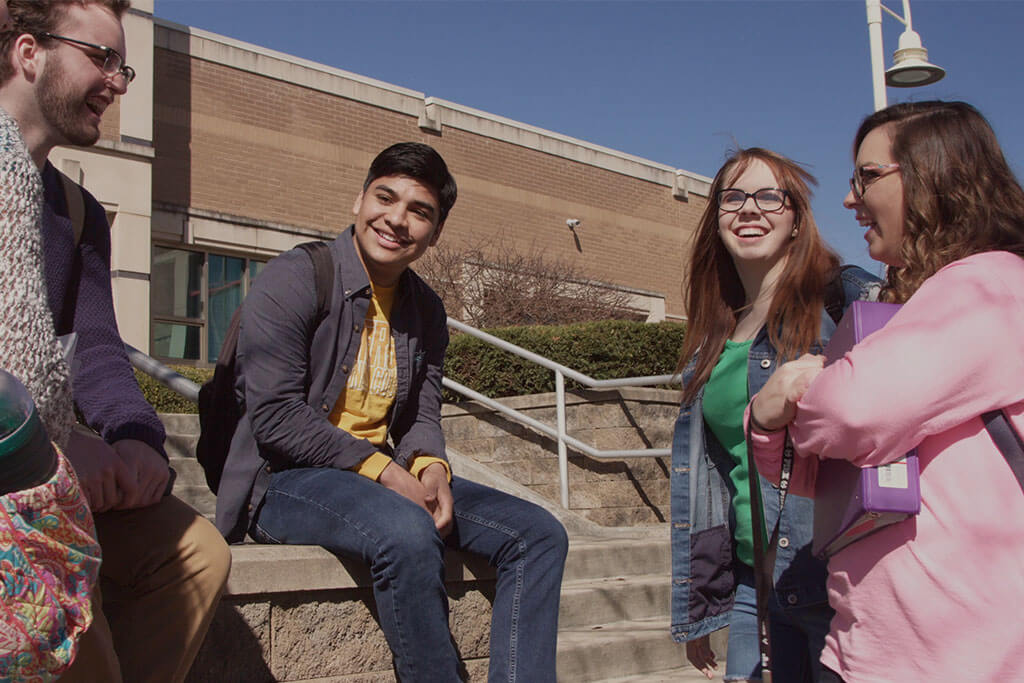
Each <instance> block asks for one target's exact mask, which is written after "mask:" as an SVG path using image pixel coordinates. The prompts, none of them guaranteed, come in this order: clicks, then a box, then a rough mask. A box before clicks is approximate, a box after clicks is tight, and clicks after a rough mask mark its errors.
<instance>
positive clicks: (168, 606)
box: [60, 496, 231, 683]
mask: <svg viewBox="0 0 1024 683" xmlns="http://www.w3.org/2000/svg"><path fill="white" fill-rule="evenodd" d="M95 519H96V530H97V535H98V536H99V541H100V547H101V548H102V549H103V563H102V565H101V566H100V583H99V586H97V590H96V592H95V594H94V595H93V610H94V615H95V616H94V621H93V625H92V626H91V627H90V628H89V630H88V631H86V633H85V635H84V636H82V640H81V641H80V644H79V652H78V656H77V657H76V659H75V661H74V663H73V664H72V665H71V668H70V669H69V670H68V672H67V673H66V674H64V675H63V676H62V677H61V678H60V680H61V682H62V683H65V682H68V681H70V682H75V681H88V682H95V683H119V682H120V681H123V682H124V683H141V682H149V681H152V682H156V681H161V682H163V681H183V680H184V679H185V676H186V675H187V674H188V670H189V668H190V667H191V666H192V660H193V659H195V656H196V653H197V652H198V651H199V646H200V645H202V642H203V638H204V637H205V636H206V630H207V628H208V627H209V625H210V621H211V620H212V618H213V613H214V610H215V609H216V608H217V603H218V602H219V600H220V596H221V593H222V591H223V589H224V584H225V583H226V582H227V577H228V570H229V569H230V566H231V552H230V550H228V546H227V544H226V543H225V542H224V539H223V538H222V537H221V535H220V533H219V532H218V531H217V529H216V528H215V527H214V526H213V525H212V524H210V522H208V521H207V520H206V519H205V518H203V517H202V516H200V515H199V513H197V512H196V511H195V510H193V509H192V508H191V507H189V506H188V505H186V504H185V503H183V502H181V501H180V500H178V499H177V498H175V497H174V496H168V497H166V498H164V499H163V500H161V501H160V502H159V503H157V504H156V505H151V506H149V507H145V508H138V509H135V510H114V511H111V512H103V513H100V514H97V515H95ZM101 592H102V605H103V608H102V610H101V609H99V606H98V603H99V602H100V594H101Z"/></svg>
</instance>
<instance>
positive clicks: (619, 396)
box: [441, 388, 679, 526]
mask: <svg viewBox="0 0 1024 683" xmlns="http://www.w3.org/2000/svg"><path fill="white" fill-rule="evenodd" d="M502 403H505V404H506V405H508V406H510V407H514V408H516V409H517V410H522V411H523V412H525V413H526V414H527V415H529V416H530V417H532V418H534V419H536V420H538V421H540V422H543V423H545V424H549V425H551V426H555V425H556V407H555V395H554V394H537V395H533V396H519V397H514V398H508V399H502ZM678 414H679V393H678V391H673V390H664V389H646V388H624V389H617V390H603V391H586V392H580V393H577V394H574V395H567V396H566V431H567V432H568V434H569V435H570V436H573V437H575V438H577V439H579V440H580V441H582V442H584V443H588V444H590V445H592V446H594V447H595V448H600V449H602V450H612V449H638V448H664V447H668V446H670V445H671V442H672V430H673V427H674V425H675V419H676V417H677V416H678ZM441 425H442V427H443V429H444V433H445V439H446V440H447V443H448V447H449V448H450V449H452V450H455V451H458V452H459V453H461V454H462V455H465V456H468V457H471V458H473V459H474V460H477V461H478V462H481V463H485V464H487V465H488V466H489V467H491V468H492V469H494V470H495V471H497V472H499V473H501V474H504V475H505V476H507V477H509V478H511V479H514V480H515V481H517V482H518V483H520V484H522V485H523V486H527V487H529V488H530V489H532V490H533V491H535V492H536V493H538V494H540V495H542V496H544V497H545V498H547V499H548V500H551V501H554V502H558V501H559V479H558V445H557V442H556V441H555V440H554V439H552V438H549V437H547V436H544V435H542V434H539V433H537V432H534V431H533V430H531V429H530V428H528V427H525V426H523V425H520V424H518V423H516V422H513V421H511V420H509V419H507V418H505V417H504V416H502V415H501V414H499V413H496V412H495V411H492V410H490V409H487V408H484V407H482V406H479V405H477V404H473V403H459V404H454V405H445V406H444V410H443V413H442V418H441ZM568 460H569V508H570V509H571V510H573V511H574V512H577V513H579V514H581V515H583V516H585V517H587V518H588V519H590V520H591V521H593V522H596V523H598V524H601V525H604V526H633V525H637V524H658V523H662V522H666V521H668V517H669V471H670V463H669V459H668V458H649V457H648V458H629V459H624V460H608V461H606V460H596V459H593V458H590V457H587V456H585V455H583V454H582V453H579V452H577V451H574V450H573V449H571V448H570V449H569V453H568Z"/></svg>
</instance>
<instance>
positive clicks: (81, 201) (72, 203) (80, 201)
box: [53, 168, 85, 248]
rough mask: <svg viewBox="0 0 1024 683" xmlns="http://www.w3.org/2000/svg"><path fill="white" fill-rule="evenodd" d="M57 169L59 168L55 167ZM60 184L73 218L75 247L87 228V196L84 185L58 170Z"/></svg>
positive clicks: (70, 216)
mask: <svg viewBox="0 0 1024 683" xmlns="http://www.w3.org/2000/svg"><path fill="white" fill-rule="evenodd" d="M53 170H54V171H57V169H56V168H55V169H53ZM57 177H58V178H60V184H61V185H62V186H63V187H64V201H65V202H66V203H67V205H68V218H70V219H71V229H72V231H73V232H74V235H75V247H76V248H77V247H78V243H79V242H81V241H82V232H83V231H84V230H85V197H83V196H82V186H81V185H79V184H78V183H76V182H75V181H74V180H72V179H71V178H69V177H67V175H65V174H63V173H61V172H60V171H57Z"/></svg>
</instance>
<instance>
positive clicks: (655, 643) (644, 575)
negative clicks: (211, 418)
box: [162, 415, 724, 683]
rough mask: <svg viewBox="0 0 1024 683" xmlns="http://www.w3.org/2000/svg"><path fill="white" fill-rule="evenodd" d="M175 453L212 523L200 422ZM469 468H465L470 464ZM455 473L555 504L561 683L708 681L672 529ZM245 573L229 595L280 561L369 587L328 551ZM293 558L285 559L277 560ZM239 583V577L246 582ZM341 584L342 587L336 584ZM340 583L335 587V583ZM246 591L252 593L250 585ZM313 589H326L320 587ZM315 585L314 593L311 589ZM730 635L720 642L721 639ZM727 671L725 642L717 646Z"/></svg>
mask: <svg viewBox="0 0 1024 683" xmlns="http://www.w3.org/2000/svg"><path fill="white" fill-rule="evenodd" d="M162 417H163V419H164V422H165V425H166V426H167V429H168V440H167V450H168V454H169V455H170V457H171V464H172V466H173V467H174V468H175V470H176V471H177V473H178V478H177V481H176V483H175V488H174V491H175V495H177V496H179V497H180V498H181V499H183V500H185V501H186V502H188V503H189V504H191V505H192V506H193V507H195V508H196V509H197V510H199V511H200V512H201V513H203V514H204V515H207V516H208V517H211V518H212V515H213V512H214V509H215V504H216V501H215V498H214V496H213V494H212V493H210V491H209V490H208V489H207V487H206V481H205V478H204V475H203V471H202V468H201V467H200V466H199V464H198V463H197V462H196V460H195V458H194V457H193V456H192V453H193V452H194V448H195V442H196V439H197V437H196V431H197V430H198V423H197V420H196V419H195V417H194V416H174V415H166V416H162ZM463 460H466V461H467V462H465V463H464V465H465V466H464V467H463V466H462V464H463V463H462V461H463ZM453 465H454V466H455V469H457V470H458V471H459V472H461V473H463V474H464V475H468V476H470V477H471V478H472V479H474V480H476V481H481V482H482V483H486V484H488V485H491V486H496V487H497V488H501V489H502V490H506V491H509V492H510V493H514V494H516V495H521V496H522V497H524V498H528V499H531V500H534V502H538V503H541V504H543V505H545V507H547V508H548V509H549V510H551V511H552V512H553V513H555V514H556V515H557V516H558V517H559V519H561V520H562V521H563V523H564V524H565V525H566V528H567V529H568V530H569V533H570V546H569V556H568V559H567V561H566V568H565V577H564V581H563V588H562V599H561V610H560V613H559V627H560V628H559V641H558V680H559V681H561V682H562V683H576V682H583V683H598V682H602V683H656V682H658V681H666V682H667V681H672V682H673V683H679V682H686V681H701V680H707V679H705V678H704V677H703V676H701V674H700V673H698V672H697V671H696V670H695V669H693V667H691V666H690V665H689V664H688V663H687V662H686V655H685V649H684V647H683V646H682V645H680V644H677V643H674V642H673V641H672V638H671V637H670V635H669V617H668V612H669V593H670V573H671V567H670V565H671V560H670V552H669V541H668V528H667V525H661V526H658V527H635V528H617V529H608V528H604V527H600V526H598V525H596V524H594V523H592V522H590V521H589V520H586V519H583V518H581V517H579V516H578V515H575V514H574V513H572V512H567V511H565V510H562V509H561V508H560V507H558V506H553V505H552V504H551V503H548V502H547V501H544V500H542V499H541V500H538V497H537V496H536V495H535V494H533V493H532V492H531V491H529V490H526V489H525V488H524V487H520V486H519V485H518V484H516V483H515V482H513V481H511V480H509V479H507V478H505V477H503V476H501V475H500V474H496V473H493V471H490V470H488V468H486V466H484V465H481V464H479V463H476V462H475V461H469V460H468V459H462V458H459V457H458V456H457V455H456V456H455V457H453ZM233 552H234V555H235V572H234V573H233V575H232V579H231V581H230V582H229V586H228V592H229V594H231V593H232V592H242V593H245V592H252V591H253V590H254V585H253V584H255V583H259V582H260V581H264V582H265V581H272V580H273V579H272V578H271V577H272V575H273V574H275V573H277V572H276V571H274V570H271V569H270V564H271V562H278V563H281V562H287V565H286V566H287V570H286V571H284V573H285V574H286V575H287V576H288V577H290V579H289V580H292V581H294V580H298V581H302V580H303V579H302V578H300V577H309V578H310V579H312V578H313V577H314V576H324V577H326V578H324V579H323V581H324V586H325V587H327V586H330V585H338V586H339V587H340V585H341V584H347V585H360V584H361V581H362V579H361V578H360V577H358V576H355V575H353V576H352V578H351V579H349V578H344V577H343V578H340V579H339V578H338V576H340V575H341V574H345V570H344V569H343V568H341V566H340V564H339V563H338V562H337V560H336V559H335V558H334V557H333V556H331V555H329V554H328V553H326V551H323V550H322V549H320V548H314V547H305V546H303V547H295V548H283V547H273V548H270V547H266V548H264V547H260V546H244V547H238V546H236V547H235V548H234V549H233ZM282 553H284V554H288V555H289V557H288V558H287V559H284V558H283V556H281V557H275V559H274V560H270V559H267V558H270V557H271V556H273V555H275V554H276V555H281V554H282ZM236 574H237V576H236ZM332 577H333V578H332ZM331 582H335V583H331ZM243 583H244V584H246V585H245V586H244V587H243V586H242V584H243ZM313 583H317V581H314V582H313ZM307 585H308V584H307ZM716 635H720V634H716ZM713 645H714V646H715V649H716V651H718V652H720V655H721V656H720V665H719V666H720V668H721V667H723V666H724V642H723V640H722V638H721V637H716V638H713Z"/></svg>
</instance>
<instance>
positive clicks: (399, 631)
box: [273, 490, 419, 680]
mask: <svg viewBox="0 0 1024 683" xmlns="http://www.w3.org/2000/svg"><path fill="white" fill-rule="evenodd" d="M273 493H274V494H276V495H279V496H282V497H286V498H291V499H293V500H299V501H303V502H305V503H308V504H310V505H313V506H315V507H318V508H320V509H321V510H323V511H324V512H326V513H327V514H328V515H329V516H331V517H334V518H336V519H340V520H343V521H344V522H345V523H346V524H349V525H350V526H351V527H352V528H353V529H355V530H356V531H357V532H358V533H359V534H360V535H361V536H362V537H363V538H366V539H368V540H370V541H371V542H372V543H373V544H374V546H376V547H377V549H378V551H379V553H380V557H382V558H383V559H384V560H385V561H386V563H387V567H388V569H387V579H388V581H389V582H390V583H391V585H392V589H391V590H394V586H397V585H398V579H397V577H396V576H394V573H393V572H392V571H391V567H392V562H391V559H390V557H389V556H388V554H387V551H385V550H383V548H382V546H381V543H380V541H379V540H377V538H376V537H375V536H372V535H371V534H369V533H367V531H366V530H365V529H363V527H362V526H361V525H360V524H358V523H356V522H354V521H352V520H350V519H349V518H348V517H346V516H345V515H339V514H338V513H337V511H335V510H334V509H333V508H330V507H327V506H326V505H323V504H322V503H321V502H320V501H318V500H313V499H311V498H305V497H303V496H297V495H295V494H293V493H290V492H288V491H282V490H276V491H274V492H273ZM371 573H372V572H371ZM374 583H376V581H375V582H374ZM377 608H378V609H380V604H379V602H378V604H377ZM391 614H392V615H393V617H394V619H395V629H396V631H397V633H396V635H397V637H398V639H399V647H401V649H402V658H401V659H402V661H403V662H405V664H406V666H407V667H409V670H410V673H411V674H413V680H419V679H418V677H417V676H416V671H415V667H414V665H413V662H412V659H413V658H412V657H409V656H408V653H407V652H406V651H407V649H408V647H407V645H406V641H405V636H404V633H403V629H402V626H401V623H402V622H401V619H400V618H399V616H398V601H397V600H394V599H392V600H391Z"/></svg>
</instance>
